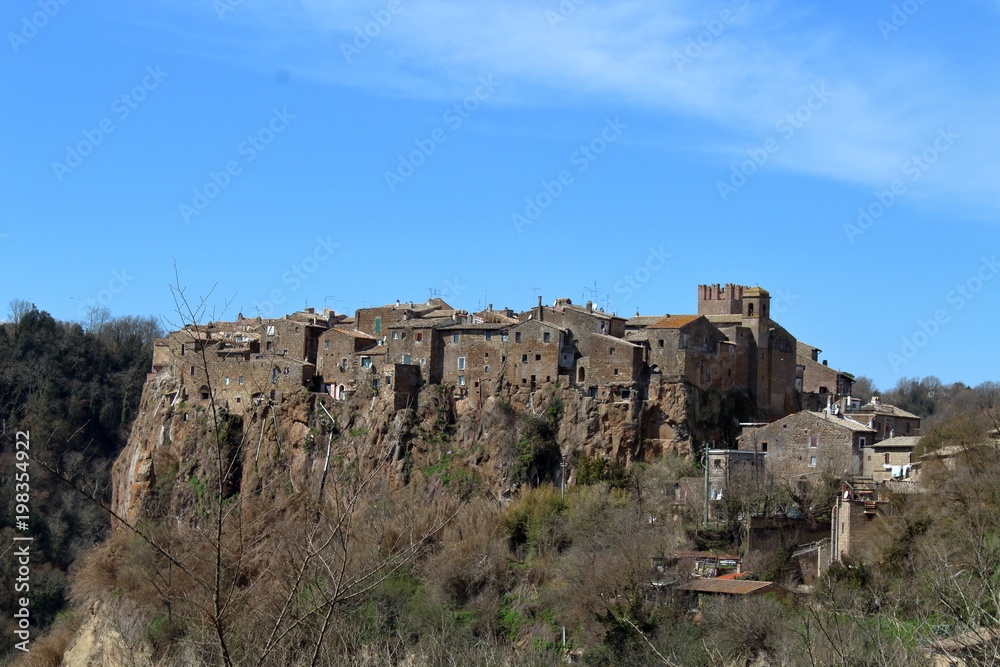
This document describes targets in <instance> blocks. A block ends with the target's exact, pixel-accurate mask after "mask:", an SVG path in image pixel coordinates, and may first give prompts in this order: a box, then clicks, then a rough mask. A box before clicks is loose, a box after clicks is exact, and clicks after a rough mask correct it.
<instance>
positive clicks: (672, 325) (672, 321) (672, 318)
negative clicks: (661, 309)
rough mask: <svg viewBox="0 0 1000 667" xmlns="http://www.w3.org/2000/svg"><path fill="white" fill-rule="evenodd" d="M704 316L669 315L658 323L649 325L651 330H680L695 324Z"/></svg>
mask: <svg viewBox="0 0 1000 667" xmlns="http://www.w3.org/2000/svg"><path fill="white" fill-rule="evenodd" d="M699 317H703V316H702V315H667V316H666V317H664V318H661V319H660V320H658V321H657V322H654V323H653V324H650V325H649V328H650V329H680V328H681V327H683V326H685V325H686V324H690V323H691V322H694V321H695V320H696V319H698V318H699Z"/></svg>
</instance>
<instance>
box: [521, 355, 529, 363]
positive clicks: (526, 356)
mask: <svg viewBox="0 0 1000 667" xmlns="http://www.w3.org/2000/svg"><path fill="white" fill-rule="evenodd" d="M521 363H522V364H526V363H528V355H526V354H522V355H521Z"/></svg>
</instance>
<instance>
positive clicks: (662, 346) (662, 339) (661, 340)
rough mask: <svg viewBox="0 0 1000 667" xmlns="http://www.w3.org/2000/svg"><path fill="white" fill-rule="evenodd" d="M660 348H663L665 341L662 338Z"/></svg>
mask: <svg viewBox="0 0 1000 667" xmlns="http://www.w3.org/2000/svg"><path fill="white" fill-rule="evenodd" d="M660 347H661V348H662V347H663V339H662V338H661V339H660Z"/></svg>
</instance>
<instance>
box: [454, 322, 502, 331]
mask: <svg viewBox="0 0 1000 667" xmlns="http://www.w3.org/2000/svg"><path fill="white" fill-rule="evenodd" d="M509 326H511V325H510V324H503V323H501V322H480V323H478V324H450V325H447V326H442V327H438V328H439V329H441V330H442V331H456V330H461V331H499V330H500V329H506V328H508V327H509Z"/></svg>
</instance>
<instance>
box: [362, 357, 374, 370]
mask: <svg viewBox="0 0 1000 667" xmlns="http://www.w3.org/2000/svg"><path fill="white" fill-rule="evenodd" d="M371 367H372V358H371V357H361V368H371Z"/></svg>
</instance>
